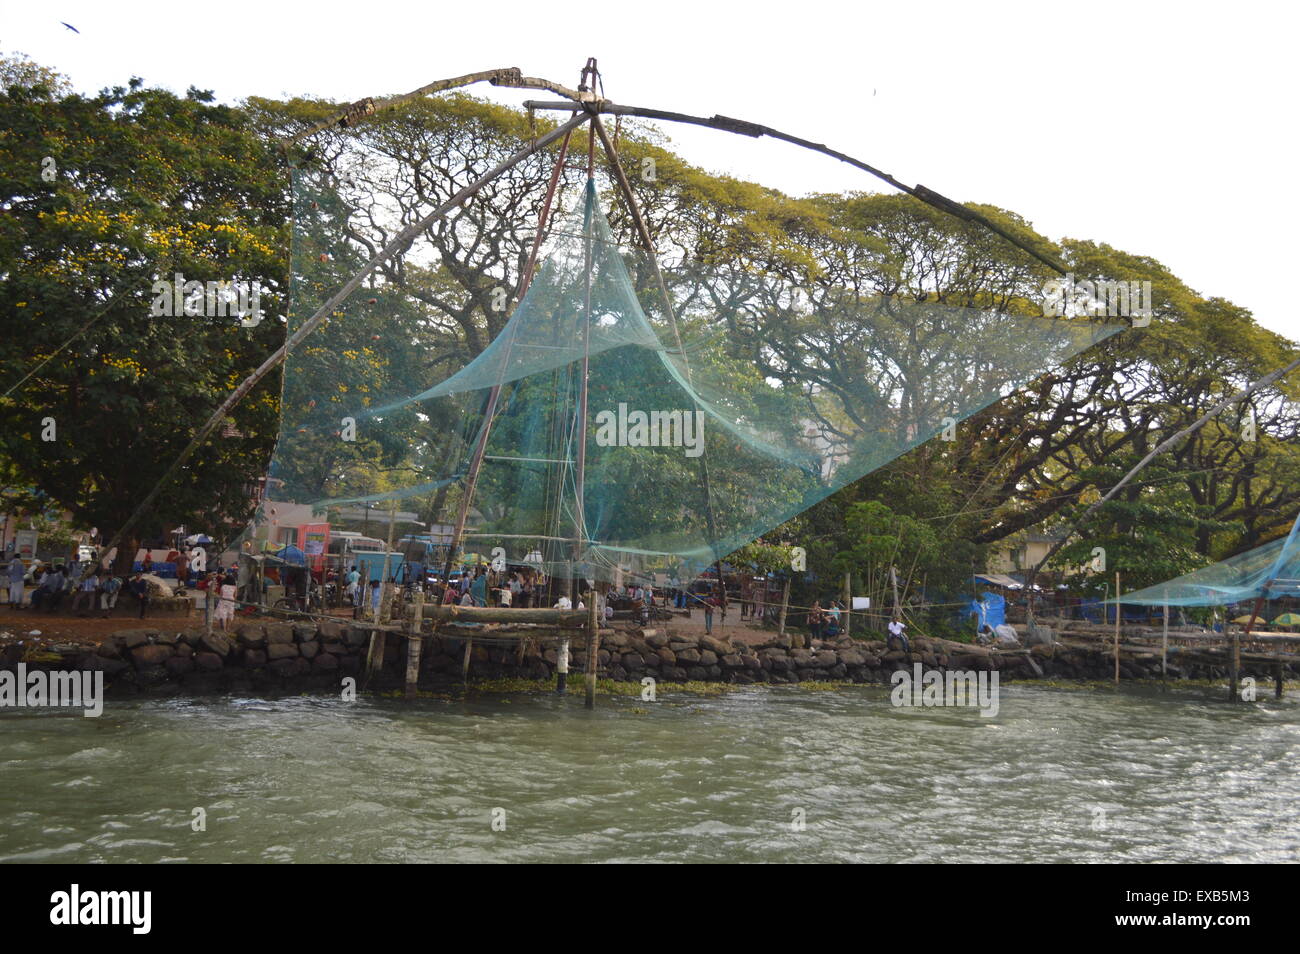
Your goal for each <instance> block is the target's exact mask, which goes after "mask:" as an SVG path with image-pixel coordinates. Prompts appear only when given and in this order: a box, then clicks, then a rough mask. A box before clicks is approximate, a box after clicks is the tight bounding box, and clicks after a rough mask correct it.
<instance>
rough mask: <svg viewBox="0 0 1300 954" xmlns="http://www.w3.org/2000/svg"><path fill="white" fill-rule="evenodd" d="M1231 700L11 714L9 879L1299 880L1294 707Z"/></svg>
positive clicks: (477, 703)
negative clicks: (487, 868)
mask: <svg viewBox="0 0 1300 954" xmlns="http://www.w3.org/2000/svg"><path fill="white" fill-rule="evenodd" d="M1213 695H1214V697H1213V698H1211V690H1208V689H1206V690H1199V691H1197V690H1182V691H1179V692H1173V693H1168V694H1161V693H1159V692H1158V691H1154V690H1152V691H1146V690H1137V689H1127V688H1126V689H1125V690H1123V691H1121V692H1118V693H1116V692H1112V691H1109V690H1102V691H1088V690H1064V689H1057V688H1049V687H1044V686H1004V687H1002V703H1001V711H1000V712H999V714H998V715H997V716H996V717H995V718H992V719H986V718H981V717H980V716H979V714H978V713H977V712H975V711H970V710H951V709H949V710H935V709H895V708H893V707H892V706H891V705H890V703H889V698H888V694H887V693H886V692H885V691H884V690H883V689H880V688H872V687H850V688H844V689H841V690H838V691H833V692H811V691H808V690H799V689H795V688H780V689H763V688H752V689H744V690H738V691H735V692H729V693H726V694H724V695H720V696H711V697H700V696H691V695H682V694H673V695H666V694H665V695H661V696H660V701H659V702H657V703H642V702H640V701H639V700H636V699H630V698H614V699H609V698H604V697H602V698H601V699H600V700H599V702H598V707H597V709H596V710H595V711H594V712H587V711H585V710H584V709H583V708H582V703H581V699H580V698H578V697H574V696H570V697H569V698H567V699H558V698H555V697H553V696H542V695H515V696H502V695H496V696H481V697H479V698H477V699H471V700H469V701H451V700H430V701H421V702H418V703H412V704H408V703H405V702H401V701H398V700H389V699H371V700H365V701H361V702H357V703H344V702H340V701H337V700H334V699H330V698H322V697H315V698H313V697H294V698H286V699H280V700H274V701H267V700H256V699H223V700H204V701H188V702H185V701H165V702H164V701H146V702H132V703H120V702H119V703H110V705H109V707H108V708H107V709H106V711H105V713H104V715H103V716H102V717H101V718H99V719H85V718H82V717H81V716H80V715H74V714H70V713H68V712H67V711H63V712H59V711H52V710H47V711H42V712H38V713H36V714H33V713H32V712H31V711H30V710H24V711H12V710H10V711H7V712H4V713H2V714H0V861H65V862H100V861H107V862H119V861H202V862H226V861H236V862H255V861H297V862H308V861H349V862H365V861H515V862H542V861H965V862H977V861H1241V862H1245V861H1296V860H1298V859H1300V758H1298V757H1300V704H1298V700H1297V699H1296V696H1295V694H1294V693H1292V694H1291V696H1290V698H1288V699H1287V700H1285V701H1283V702H1281V703H1278V702H1274V701H1273V700H1271V699H1269V700H1267V701H1262V702H1259V703H1256V704H1254V705H1241V706H1229V705H1227V704H1226V703H1224V702H1220V701H1218V696H1217V693H1214V694H1213ZM195 807H203V808H205V809H206V812H207V830H206V831H205V832H194V831H192V830H191V819H192V817H193V816H192V810H193V809H194V808H195ZM498 808H499V809H504V812H505V815H504V819H505V826H506V827H505V830H504V831H494V830H493V828H492V818H493V809H498ZM797 809H801V810H802V811H803V813H804V818H805V827H804V829H803V830H802V831H796V830H793V828H794V826H793V825H792V819H793V818H794V813H795V811H796V810H797Z"/></svg>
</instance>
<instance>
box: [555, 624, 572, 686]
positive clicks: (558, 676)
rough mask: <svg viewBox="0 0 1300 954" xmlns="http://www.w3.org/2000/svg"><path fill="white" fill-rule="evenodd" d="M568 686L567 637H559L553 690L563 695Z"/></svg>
mask: <svg viewBox="0 0 1300 954" xmlns="http://www.w3.org/2000/svg"><path fill="white" fill-rule="evenodd" d="M568 686H569V637H568V636H563V637H561V638H560V648H559V649H557V650H556V651H555V691H556V692H557V693H559V694H560V695H564V693H565V692H566V691H567V689H568Z"/></svg>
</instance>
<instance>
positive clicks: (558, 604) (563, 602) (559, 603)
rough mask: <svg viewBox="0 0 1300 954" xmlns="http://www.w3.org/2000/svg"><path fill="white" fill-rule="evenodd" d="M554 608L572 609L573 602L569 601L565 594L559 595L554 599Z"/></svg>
mask: <svg viewBox="0 0 1300 954" xmlns="http://www.w3.org/2000/svg"><path fill="white" fill-rule="evenodd" d="M555 609H573V604H572V603H571V602H569V598H568V597H567V596H561V597H560V598H559V599H558V600H556V601H555Z"/></svg>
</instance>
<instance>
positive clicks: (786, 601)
mask: <svg viewBox="0 0 1300 954" xmlns="http://www.w3.org/2000/svg"><path fill="white" fill-rule="evenodd" d="M789 611H790V574H788V573H787V574H786V575H785V586H784V587H782V588H781V615H780V617H779V618H778V619H777V624H776V635H777V636H778V637H781V636H784V635H785V617H786V613H788V612H789Z"/></svg>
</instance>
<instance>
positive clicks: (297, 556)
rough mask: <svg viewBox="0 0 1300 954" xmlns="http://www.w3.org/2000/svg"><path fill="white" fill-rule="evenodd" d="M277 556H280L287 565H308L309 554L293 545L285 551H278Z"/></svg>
mask: <svg viewBox="0 0 1300 954" xmlns="http://www.w3.org/2000/svg"><path fill="white" fill-rule="evenodd" d="M275 555H276V556H278V557H279V558H280V559H281V560H283V561H284V562H285V563H289V564H292V565H293V566H306V565H307V554H305V553H303V552H302V551H301V550H300V549H298V548H297V547H295V546H294V545H293V544H290V545H289V546H287V547H285V548H284V549H283V550H280V551H278V552H277V553H276V554H275Z"/></svg>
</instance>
